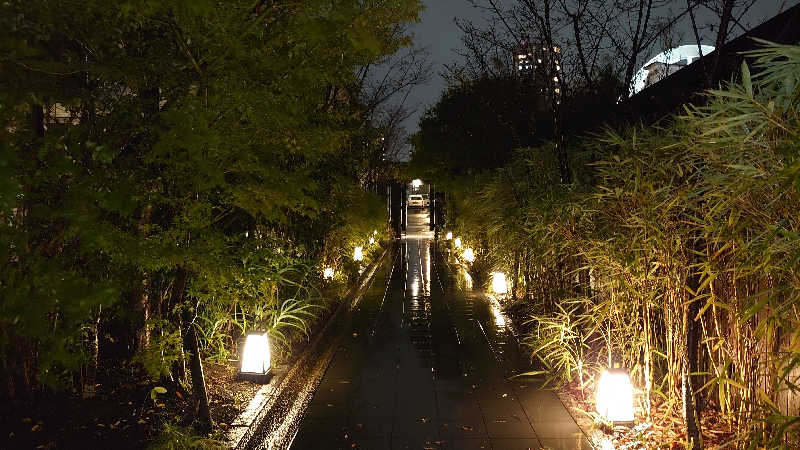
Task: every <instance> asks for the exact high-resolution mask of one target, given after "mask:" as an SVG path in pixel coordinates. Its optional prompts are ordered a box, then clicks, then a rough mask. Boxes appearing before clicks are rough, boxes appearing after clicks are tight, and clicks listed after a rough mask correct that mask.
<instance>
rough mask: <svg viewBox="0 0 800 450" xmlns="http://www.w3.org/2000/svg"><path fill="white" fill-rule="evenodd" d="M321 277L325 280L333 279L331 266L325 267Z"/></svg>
mask: <svg viewBox="0 0 800 450" xmlns="http://www.w3.org/2000/svg"><path fill="white" fill-rule="evenodd" d="M322 278H325V279H326V280H332V279H333V267H326V268H325V270H323V271H322Z"/></svg>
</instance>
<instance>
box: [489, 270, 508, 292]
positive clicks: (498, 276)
mask: <svg viewBox="0 0 800 450" xmlns="http://www.w3.org/2000/svg"><path fill="white" fill-rule="evenodd" d="M492 291H494V293H495V294H497V295H505V294H506V293H508V284H507V283H506V274H505V273H503V272H492Z"/></svg>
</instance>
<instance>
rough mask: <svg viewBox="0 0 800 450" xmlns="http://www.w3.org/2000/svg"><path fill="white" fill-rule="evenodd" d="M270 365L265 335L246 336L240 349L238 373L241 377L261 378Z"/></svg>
mask: <svg viewBox="0 0 800 450" xmlns="http://www.w3.org/2000/svg"><path fill="white" fill-rule="evenodd" d="M271 365H272V364H271V361H270V352H269V339H268V337H267V334H266V333H264V334H259V333H251V334H248V335H247V338H246V339H245V342H244V348H243V349H242V361H241V367H240V368H239V373H240V374H241V375H249V376H256V377H263V376H265V375H267V374H268V373H269V369H270V367H271Z"/></svg>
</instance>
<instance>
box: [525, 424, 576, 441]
mask: <svg viewBox="0 0 800 450" xmlns="http://www.w3.org/2000/svg"><path fill="white" fill-rule="evenodd" d="M533 427H534V429H535V430H536V434H537V435H538V436H539V437H540V438H558V439H568V438H577V437H582V436H583V432H582V431H581V429H580V428H578V425H577V424H576V423H575V421H573V420H569V421H565V420H564V421H558V422H534V424H533Z"/></svg>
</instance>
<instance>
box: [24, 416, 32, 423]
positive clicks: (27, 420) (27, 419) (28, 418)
mask: <svg viewBox="0 0 800 450" xmlns="http://www.w3.org/2000/svg"><path fill="white" fill-rule="evenodd" d="M31 421H32V420H31V418H30V417H23V418H22V423H30V422H31Z"/></svg>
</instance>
